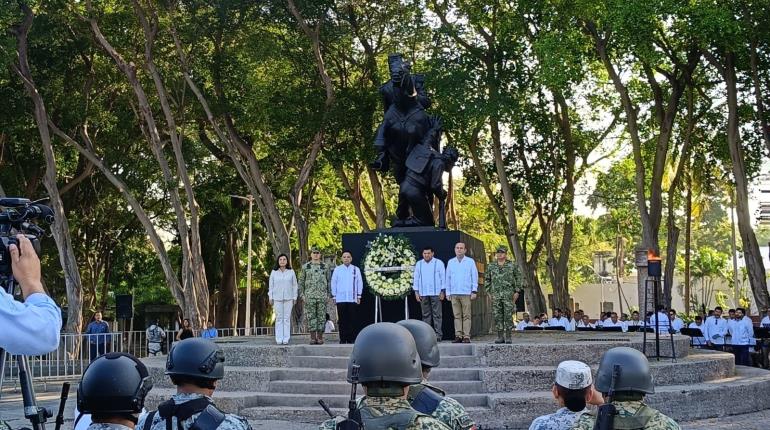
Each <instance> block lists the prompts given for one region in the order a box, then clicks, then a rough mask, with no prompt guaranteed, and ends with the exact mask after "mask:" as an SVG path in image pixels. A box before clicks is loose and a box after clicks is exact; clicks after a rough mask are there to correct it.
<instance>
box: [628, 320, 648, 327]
mask: <svg viewBox="0 0 770 430" xmlns="http://www.w3.org/2000/svg"><path fill="white" fill-rule="evenodd" d="M626 325H627V326H629V327H630V326H637V325H644V321H639V320H637V321H634V320H628V321H626Z"/></svg>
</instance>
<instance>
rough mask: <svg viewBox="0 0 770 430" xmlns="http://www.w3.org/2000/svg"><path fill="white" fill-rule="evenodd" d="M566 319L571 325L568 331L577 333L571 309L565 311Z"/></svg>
mask: <svg viewBox="0 0 770 430" xmlns="http://www.w3.org/2000/svg"><path fill="white" fill-rule="evenodd" d="M564 317H565V318H567V324H568V325H569V326H568V327H567V328H566V330H567V331H575V320H574V319H573V318H572V311H571V310H569V309H565V310H564Z"/></svg>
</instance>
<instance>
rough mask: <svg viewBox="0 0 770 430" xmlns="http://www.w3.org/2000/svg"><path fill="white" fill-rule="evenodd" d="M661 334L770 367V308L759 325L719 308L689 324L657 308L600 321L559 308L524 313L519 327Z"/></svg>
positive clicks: (605, 315)
mask: <svg viewBox="0 0 770 430" xmlns="http://www.w3.org/2000/svg"><path fill="white" fill-rule="evenodd" d="M645 329H646V330H647V331H650V332H654V331H656V330H657V331H658V332H659V333H662V334H665V335H667V336H668V335H669V334H684V335H688V336H690V338H691V345H692V346H693V347H695V348H705V349H713V350H719V351H725V352H731V353H732V354H734V355H735V363H736V364H739V365H744V366H752V365H754V366H759V367H765V368H770V355H769V353H770V309H768V310H766V311H765V315H764V316H763V318H762V319H761V320H760V322H759V324H757V325H755V324H754V323H753V321H752V319H751V318H750V317H749V316H748V315H747V314H746V310H745V309H743V308H736V309H730V310H728V312H727V315H723V310H722V308H721V307H719V306H717V307H715V308H714V309H713V310H710V311H709V312H708V315H703V314H700V315H696V316H695V318H694V320H693V321H692V322H690V323H689V324H687V323H685V322H684V320H683V319H682V318H681V317H680V316H679V314H677V311H676V310H675V309H666V308H664V307H663V306H660V305H659V306H657V308H656V311H655V312H648V313H647V315H645V317H644V319H642V318H641V315H640V313H639V312H638V311H633V312H632V313H631V315H630V317H629V316H628V315H627V314H621V315H618V313H617V312H604V313H602V314H601V315H600V316H599V318H598V319H596V320H592V319H591V318H590V316H589V315H588V314H586V313H585V312H584V311H583V310H580V309H578V310H576V311H575V312H574V314H573V313H572V312H571V311H569V310H564V311H562V309H559V308H556V309H554V310H553V315H552V317H551V318H548V314H546V313H541V314H539V315H537V316H535V317H534V318H530V314H529V313H526V312H525V313H524V318H523V320H521V321H519V322H518V324H517V325H516V330H517V331H524V330H558V331H568V332H569V331H620V332H633V331H640V330H645Z"/></svg>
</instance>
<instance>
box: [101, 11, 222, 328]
mask: <svg viewBox="0 0 770 430" xmlns="http://www.w3.org/2000/svg"><path fill="white" fill-rule="evenodd" d="M87 6H88V8H89V12H90V13H92V14H95V11H94V10H93V9H92V8H91V5H90V3H87ZM139 10H140V9H139V8H137V16H138V17H139V19H140V22H141V23H142V27H143V29H144V31H145V32H146V33H145V36H146V39H147V42H146V45H145V57H146V60H148V61H147V66H148V68H149V69H150V74H151V75H154V76H152V78H153V81H154V82H155V83H156V89H157V88H158V86H159V85H160V86H162V83H159V82H158V80H159V76H158V75H157V73H153V71H152V70H153V68H154V66H153V65H152V61H151V60H152V57H151V53H149V52H147V51H149V50H151V45H152V43H153V40H154V37H155V34H157V22H155V23H154V24H153V25H152V26H151V28H150V27H149V26H150V24H148V23H146V22H145V21H142V18H141V13H140V12H139ZM89 23H90V26H91V30H92V32H93V34H94V36H95V38H96V40H97V41H98V43H99V45H101V47H102V48H103V49H104V50H105V51H106V52H107V54H108V55H109V56H110V57H111V58H112V60H113V61H114V62H115V64H116V65H117V67H118V69H119V70H120V71H121V72H122V73H123V74H124V75H125V77H126V79H127V80H128V83H129V85H130V87H131V89H132V90H133V92H134V96H135V99H136V101H137V103H138V106H139V112H138V115H139V119H140V120H141V121H142V123H143V125H144V127H143V128H144V130H143V131H144V133H145V134H146V137H147V141H148V143H149V144H150V150H151V151H152V153H153V155H154V156H155V159H156V161H157V162H158V166H159V167H160V170H161V173H162V174H163V180H164V181H165V184H166V191H167V192H168V194H169V197H170V202H171V206H172V208H173V209H174V213H175V215H176V228H177V234H178V235H179V246H180V249H181V251H182V273H181V274H182V283H181V287H182V291H181V294H178V295H175V297H177V298H180V299H181V301H178V303H179V305H180V307H181V308H182V309H183V311H184V314H185V317H186V318H189V319H190V322H191V323H192V325H193V327H194V328H200V327H203V326H204V325H205V321H206V320H207V319H208V306H209V303H208V302H209V301H208V285H207V281H206V276H205V272H204V268H203V258H202V256H201V253H200V237H196V236H198V235H197V232H198V230H197V227H198V226H195V227H192V226H191V225H188V220H187V214H186V210H185V209H186V208H185V206H186V205H184V204H183V202H182V199H181V196H180V194H179V190H178V188H177V187H178V185H177V184H178V183H179V181H180V180H182V181H183V183H184V181H185V179H184V178H180V177H177V176H176V175H174V174H173V173H172V171H171V166H170V165H169V162H168V160H167V159H166V155H165V153H164V150H163V146H164V145H163V141H162V139H161V137H160V131H159V128H158V125H157V122H156V120H155V116H154V113H153V109H152V107H151V105H150V102H149V98H148V97H147V93H146V92H145V90H144V88H143V87H142V84H141V83H140V81H139V77H138V75H137V69H136V66H135V65H134V64H133V63H129V62H127V61H126V60H125V59H124V58H123V56H122V55H121V54H120V53H119V52H118V51H117V50H115V48H114V47H113V46H112V45H111V44H110V43H109V42H108V41H107V39H106V38H105V37H104V34H103V33H102V31H101V29H100V28H99V25H98V23H97V22H96V20H95V19H93V18H91V19H89ZM164 95H165V93H164V91H163V90H159V91H158V96H159V98H160V99H161V100H163V99H164ZM161 105H162V106H163V105H166V107H165V108H163V110H164V114H165V115H167V121H168V109H169V108H168V106H167V100H166V101H165V102H161ZM172 116H173V115H172ZM167 126H168V128H169V131H170V132H171V133H174V134H175V133H176V130H175V129H176V125H175V123H174V122H173V121H171V122H170V123H167ZM172 128H173V131H171V130H172ZM177 144H178V141H177ZM173 145H174V144H173V143H172V146H173ZM181 161H182V164H184V161H183V160H181ZM177 164H178V166H177V168H178V169H180V168H182V167H180V166H179V162H178V163H177ZM180 176H181V175H180ZM187 181H189V178H187ZM187 185H189V183H188V184H187ZM188 203H189V204H190V206H188V207H187V209H192V206H194V204H195V203H194V199H192V200H190V201H189V202H188Z"/></svg>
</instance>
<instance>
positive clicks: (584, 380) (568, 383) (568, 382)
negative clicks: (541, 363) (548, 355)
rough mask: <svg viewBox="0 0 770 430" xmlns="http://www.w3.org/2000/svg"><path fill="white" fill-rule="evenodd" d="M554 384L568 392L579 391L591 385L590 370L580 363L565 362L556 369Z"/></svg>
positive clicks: (573, 361)
mask: <svg viewBox="0 0 770 430" xmlns="http://www.w3.org/2000/svg"><path fill="white" fill-rule="evenodd" d="M555 382H556V384H558V385H561V386H562V387H564V388H567V389H570V390H581V389H583V388H586V387H589V386H590V385H591V384H593V378H592V377H591V368H590V367H588V365H587V364H585V363H583V362H582V361H575V360H567V361H562V362H561V363H559V367H557V368H556V381H555Z"/></svg>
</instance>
